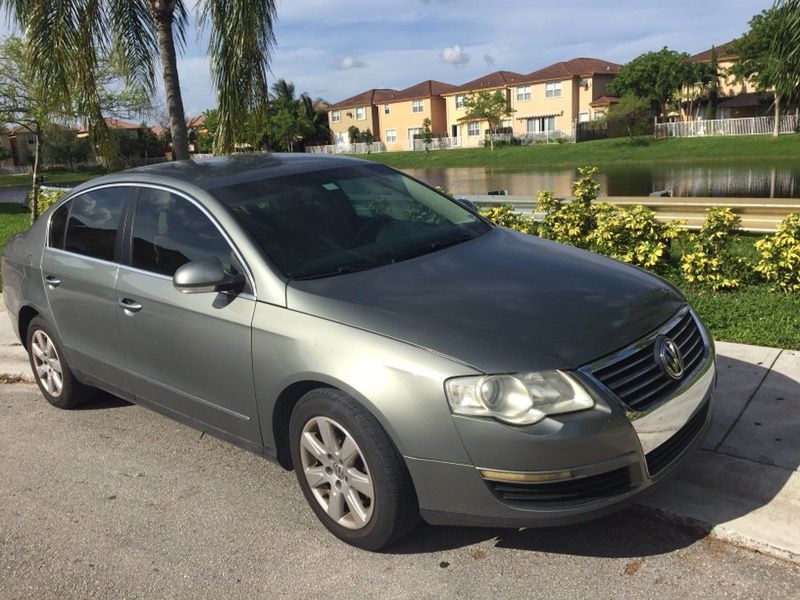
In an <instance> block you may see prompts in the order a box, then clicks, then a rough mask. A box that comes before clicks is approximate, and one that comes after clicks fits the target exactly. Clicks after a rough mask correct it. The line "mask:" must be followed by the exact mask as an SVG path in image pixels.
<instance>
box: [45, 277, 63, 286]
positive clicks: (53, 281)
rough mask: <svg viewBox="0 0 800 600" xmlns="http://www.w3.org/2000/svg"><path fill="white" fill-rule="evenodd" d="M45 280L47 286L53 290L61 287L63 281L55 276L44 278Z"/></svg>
mask: <svg viewBox="0 0 800 600" xmlns="http://www.w3.org/2000/svg"><path fill="white" fill-rule="evenodd" d="M44 280H45V281H46V282H47V285H49V286H50V287H51V288H54V287H58V286H60V285H61V280H60V279H59V278H58V277H54V276H53V275H48V276H47V277H45V278H44Z"/></svg>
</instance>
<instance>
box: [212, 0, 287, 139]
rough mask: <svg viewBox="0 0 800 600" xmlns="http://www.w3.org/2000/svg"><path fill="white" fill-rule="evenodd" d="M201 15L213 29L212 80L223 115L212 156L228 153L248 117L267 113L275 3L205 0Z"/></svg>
mask: <svg viewBox="0 0 800 600" xmlns="http://www.w3.org/2000/svg"><path fill="white" fill-rule="evenodd" d="M200 16H201V22H202V23H203V24H204V25H205V24H208V25H209V26H210V39H209V57H210V59H211V75H212V80H213V83H214V86H215V88H216V91H217V98H218V107H219V115H220V120H219V127H218V129H217V137H216V140H215V141H214V151H215V152H217V153H224V152H230V151H231V150H232V149H233V147H234V144H235V143H236V141H237V136H239V135H241V134H242V132H243V131H244V129H245V127H246V125H247V120H248V116H249V115H251V113H263V112H264V111H265V110H266V106H267V103H268V97H267V94H268V88H267V69H268V65H269V60H270V57H271V53H272V48H273V45H274V43H275V38H274V35H273V25H274V22H275V20H276V18H277V17H276V11H275V0H201V2H200Z"/></svg>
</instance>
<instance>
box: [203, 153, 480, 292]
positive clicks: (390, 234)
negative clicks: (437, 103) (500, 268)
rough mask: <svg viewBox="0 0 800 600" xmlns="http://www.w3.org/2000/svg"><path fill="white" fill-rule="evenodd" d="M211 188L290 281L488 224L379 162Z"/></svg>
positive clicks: (410, 250)
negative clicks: (377, 163)
mask: <svg viewBox="0 0 800 600" xmlns="http://www.w3.org/2000/svg"><path fill="white" fill-rule="evenodd" d="M214 193H216V195H217V196H218V197H219V198H220V199H221V200H222V201H223V202H225V203H226V204H227V206H228V207H229V208H230V209H231V211H232V212H233V214H234V215H235V216H236V217H237V219H238V220H239V221H240V223H241V224H242V225H243V226H244V227H245V229H247V230H248V231H249V232H250V234H251V235H252V236H253V238H254V239H255V241H256V242H257V243H258V244H259V245H260V246H261V248H262V249H263V250H264V252H265V253H266V254H267V256H269V258H270V259H271V260H272V261H273V262H274V263H275V264H276V265H277V266H278V267H279V268H280V269H281V270H282V271H283V272H284V273H285V274H286V275H287V276H289V277H291V278H294V279H303V278H314V277H327V276H333V275H339V274H342V273H349V272H353V271H358V270H363V269H369V268H373V267H377V266H380V265H385V264H387V263H392V262H397V261H400V260H405V259H409V258H412V257H415V256H419V255H422V254H427V253H430V252H435V251H437V250H441V249H442V248H444V247H447V246H450V245H453V244H458V243H461V242H466V241H469V240H471V239H472V238H474V237H477V236H479V235H481V234H482V233H484V232H486V231H487V230H488V229H490V226H489V225H488V224H487V223H485V222H484V221H482V220H481V219H480V218H478V217H477V216H475V215H474V214H472V213H471V212H469V211H468V210H466V209H465V208H463V207H462V206H461V205H460V204H458V203H457V202H454V201H453V200H451V199H449V198H448V197H446V196H444V195H442V194H440V193H438V192H436V191H435V190H432V189H431V188H429V187H427V186H425V185H422V184H421V183H419V182H417V181H415V180H414V179H411V178H410V177H406V176H405V175H403V174H402V173H398V172H396V171H392V170H390V169H388V168H386V167H383V166H380V165H374V166H373V165H355V166H350V167H344V168H337V169H325V170H320V171H313V172H307V173H299V174H296V175H289V176H283V177H274V178H268V179H263V180H258V181H252V182H247V183H241V184H237V185H230V186H226V187H222V188H217V189H216V190H214Z"/></svg>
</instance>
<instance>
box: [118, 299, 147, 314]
mask: <svg viewBox="0 0 800 600" xmlns="http://www.w3.org/2000/svg"><path fill="white" fill-rule="evenodd" d="M119 305H120V306H121V307H122V308H124V309H125V311H126V312H132V313H136V312H139V311H140V310H142V305H141V304H139V303H138V302H136V300H131V299H130V298H123V299H122V300H120V301H119Z"/></svg>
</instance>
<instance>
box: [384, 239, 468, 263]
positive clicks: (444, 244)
mask: <svg viewBox="0 0 800 600" xmlns="http://www.w3.org/2000/svg"><path fill="white" fill-rule="evenodd" d="M476 237H477V236H475V235H473V234H471V233H465V234H462V235H458V236H456V237H452V238H448V239H446V240H436V241H435V242H430V243H429V244H425V245H424V246H420V247H419V248H414V249H413V250H410V251H409V252H405V253H403V254H398V255H397V256H393V257H392V259H391V260H390V261H389V262H391V263H396V262H400V261H401V260H408V259H409V258H415V257H417V256H423V255H424V254H430V253H431V252H436V251H437V250H441V249H442V248H448V247H450V246H455V245H456V244H460V243H462V242H466V241H469V240H472V239H475V238H476Z"/></svg>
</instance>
